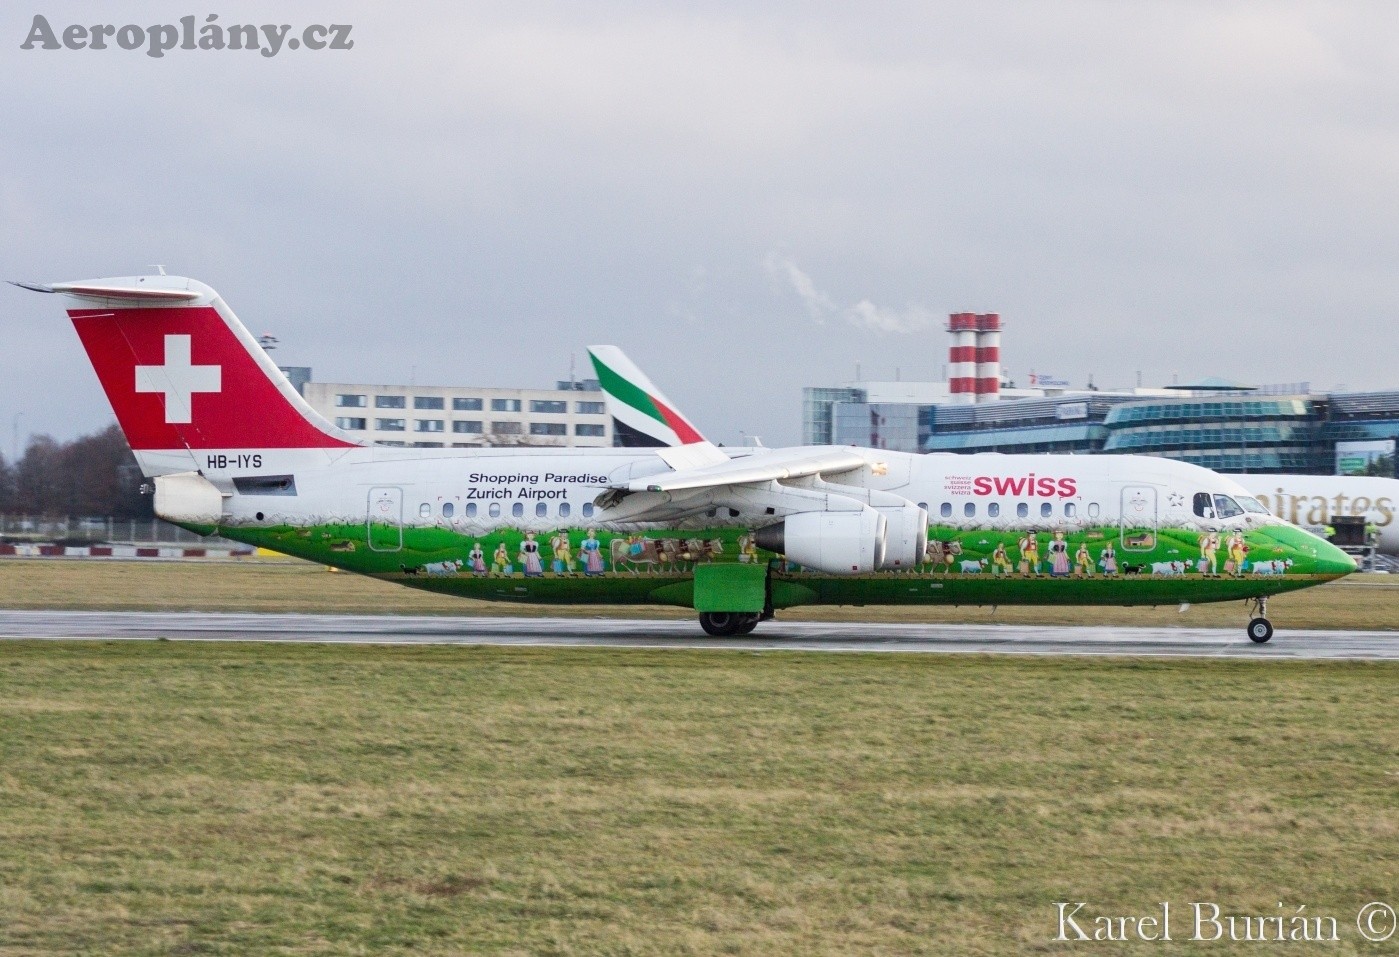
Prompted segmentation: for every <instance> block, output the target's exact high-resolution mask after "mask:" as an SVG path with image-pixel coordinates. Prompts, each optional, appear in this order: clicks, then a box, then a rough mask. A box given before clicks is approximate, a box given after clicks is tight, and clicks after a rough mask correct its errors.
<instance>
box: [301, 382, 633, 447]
mask: <svg viewBox="0 0 1399 957" xmlns="http://www.w3.org/2000/svg"><path fill="white" fill-rule="evenodd" d="M282 371H283V372H284V373H286V375H287V378H288V379H290V380H291V382H292V384H293V385H294V386H296V388H297V390H298V391H299V392H300V393H301V394H302V395H303V396H304V397H305V398H306V401H307V402H308V403H310V405H311V407H312V408H313V409H315V410H316V411H317V412H319V413H320V414H321V415H323V416H325V417H326V418H327V419H329V420H330V421H332V422H334V423H335V424H336V425H337V426H338V427H340V428H342V429H344V430H345V431H347V432H350V433H352V434H354V435H356V436H359V437H362V438H364V439H367V440H369V441H371V442H373V443H374V444H376V445H399V446H413V447H416V448H466V447H472V446H483V445H525V446H530V445H544V446H548V445H555V446H571V447H584V448H598V447H610V446H611V445H612V431H613V426H612V417H611V416H610V415H608V414H607V405H606V402H605V401H604V399H603V396H602V391H601V387H600V386H599V385H598V383H597V380H596V379H582V380H578V381H573V382H570V381H561V382H559V383H558V384H557V385H556V387H555V388H553V389H504V388H485V387H480V386H440V385H436V386H430V385H384V384H378V383H363V382H359V383H351V382H315V381H313V380H312V378H311V370H310V369H309V368H306V367H304V366H292V367H288V368H284V369H283V370H282Z"/></svg>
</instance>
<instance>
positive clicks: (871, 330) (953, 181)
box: [0, 0, 1399, 457]
mask: <svg viewBox="0 0 1399 957" xmlns="http://www.w3.org/2000/svg"><path fill="white" fill-rule="evenodd" d="M681 7H682V5H679V4H670V3H655V2H649V3H646V2H633V3H608V2H594V3H588V4H578V3H562V4H557V5H549V4H529V5H526V4H520V3H516V2H511V3H500V4H491V3H468V4H458V3H444V4H387V3H374V4H357V3H349V2H346V3H330V4H325V3H314V2H307V3H298V4H294V5H289V4H285V3H275V4H270V3H250V2H238V3H230V4H223V5H220V4H214V5H208V4H205V5H204V6H199V5H195V6H190V5H189V4H188V3H139V2H125V3H124V2H104V3H93V4H78V3H64V4H41V5H25V4H15V3H10V4H6V5H5V9H4V12H3V13H0V89H3V90H4V97H3V100H2V101H0V119H3V121H4V124H3V129H4V134H3V135H2V136H0V278H11V279H25V280H41V281H61V280H71V279H86V278H95V277H100V276H111V275H128V274H132V273H136V272H141V271H144V267H145V265H146V264H148V263H164V264H166V265H167V267H168V269H169V271H170V272H171V273H172V274H179V275H188V276H192V277H194V278H197V279H200V280H202V281H204V282H207V283H209V284H210V285H212V286H214V287H215V288H216V289H218V290H219V292H220V293H222V295H223V296H224V298H225V299H226V300H227V301H228V303H229V304H230V305H231V306H232V308H233V309H234V311H235V312H237V313H238V315H239V316H240V318H242V320H243V321H244V323H246V324H247V325H248V326H249V328H250V329H252V330H253V332H254V333H262V332H272V333H274V334H276V335H277V336H278V337H279V338H280V339H281V341H282V347H281V349H279V350H278V351H277V352H276V353H275V357H276V358H277V359H278V360H279V361H280V362H282V363H284V364H297V365H310V366H312V367H313V368H314V370H315V377H316V378H317V379H318V380H322V381H352V382H360V381H367V382H385V383H397V382H408V381H416V382H418V383H424V384H429V383H430V384H479V385H496V386H546V385H551V384H552V383H553V381H554V380H555V379H558V378H564V377H566V376H567V374H568V371H569V363H570V358H571V357H576V358H577V362H578V367H579V370H580V371H582V370H583V369H584V368H585V366H586V356H585V353H584V348H585V347H586V346H587V345H588V344H589V343H594V342H613V343H616V344H618V345H621V346H622V347H623V348H624V349H625V350H626V351H627V352H629V353H630V354H631V356H632V357H633V359H635V360H636V361H637V363H638V364H639V365H641V367H642V368H644V369H646V370H647V371H648V372H649V373H650V375H651V377H652V378H653V379H654V380H655V381H656V382H657V383H658V384H659V385H660V386H661V387H662V388H663V389H664V390H665V391H666V392H668V393H669V395H670V397H671V398H672V399H673V400H674V401H675V402H677V403H678V404H679V405H680V406H681V407H682V408H683V409H685V410H686V411H687V412H688V413H689V415H690V417H691V418H692V419H694V420H695V422H696V424H697V425H698V426H699V427H700V428H701V430H702V431H704V432H706V433H707V434H709V435H710V436H711V437H712V438H715V439H717V440H722V441H729V442H733V441H737V440H738V438H739V434H740V431H744V432H748V433H750V434H752V433H756V434H759V435H761V436H763V438H764V439H765V440H766V441H767V442H768V444H770V445H777V444H785V443H793V442H796V441H797V440H798V439H799V428H800V419H801V403H800V389H801V387H802V386H804V385H830V384H838V383H841V382H844V381H846V380H849V379H851V378H852V377H853V375H854V368H855V364H856V362H857V361H858V362H859V363H860V364H861V367H862V370H863V373H864V375H865V377H866V378H893V377H894V373H895V369H896V368H897V369H899V371H900V372H901V374H902V376H903V378H905V379H913V378H922V379H932V378H941V377H942V374H943V371H944V364H945V357H946V346H947V335H946V333H945V332H944V331H943V323H944V322H945V319H946V314H947V313H948V312H952V311H962V310H971V311H983V312H984V311H997V312H1000V313H1001V314H1002V317H1003V321H1004V323H1005V329H1006V332H1005V336H1004V343H1003V348H1002V353H1003V361H1004V363H1005V365H1006V366H1007V367H1008V368H1009V369H1010V371H1011V373H1012V375H1013V376H1014V377H1015V378H1016V379H1018V380H1021V381H1022V382H1023V380H1024V378H1025V375H1026V373H1028V372H1029V371H1030V370H1031V369H1035V370H1036V371H1039V372H1043V373H1053V374H1057V375H1060V376H1063V377H1067V378H1069V379H1070V380H1071V381H1072V382H1073V383H1074V384H1075V385H1080V384H1082V383H1083V382H1084V381H1085V380H1086V379H1087V377H1088V376H1089V374H1090V373H1091V374H1092V375H1093V377H1094V380H1095V382H1097V383H1098V384H1099V385H1101V386H1108V387H1110V386H1117V385H1122V386H1127V385H1132V384H1135V382H1136V378H1137V373H1138V371H1140V373H1141V375H1142V378H1143V380H1144V382H1145V384H1147V385H1154V384H1161V383H1165V382H1169V381H1170V380H1171V378H1172V376H1173V375H1176V374H1179V375H1180V377H1181V379H1182V380H1184V379H1188V378H1196V377H1201V376H1205V375H1221V376H1226V377H1230V378H1234V379H1239V380H1244V381H1251V382H1283V381H1296V380H1310V381H1311V382H1312V383H1313V386H1314V387H1318V388H1324V389H1330V388H1334V387H1336V386H1337V385H1338V384H1345V386H1347V387H1349V388H1353V389H1359V388H1384V387H1396V386H1399V368H1397V367H1396V361H1395V360H1396V354H1399V350H1396V348H1395V346H1396V341H1397V340H1399V334H1397V333H1396V326H1395V319H1396V317H1399V281H1396V280H1399V6H1396V5H1393V4H1389V3H1375V4H1363V3H1349V4H1336V3H1285V2H1258V3H1227V2H1210V3H1203V2H1202V3H1149V2H1136V3H1130V4H1124V3H1109V2H1091V3H1087V2H1085V3H1074V2H1068V0H1059V2H1054V3H994V2H985V0H982V2H978V3H974V4H967V3H955V4H954V3H948V4H933V3H927V2H918V3H907V4H900V3H883V4H876V5H873V6H867V5H862V6H861V7H859V8H858V9H857V8H856V5H854V4H829V5H823V4H810V5H797V4H791V3H783V4H762V3H752V2H745V3H727V4H726V3H712V4H704V3H690V4H685V5H683V8H684V9H681ZM406 9H416V10H417V11H419V12H417V13H412V14H409V13H405V12H404V11H405V10H406ZM288 10H292V11H294V13H293V14H288V13H287V11H288ZM35 13H43V14H45V15H46V16H47V17H48V19H49V22H50V23H51V24H52V25H53V26H54V28H55V30H56V31H60V32H61V30H62V28H63V27H65V26H67V25H68V24H70V23H79V24H86V25H90V24H94V23H111V24H113V25H117V26H120V25H123V24H126V23H136V24H140V25H143V26H149V25H151V24H158V23H171V24H175V23H177V22H178V20H179V17H181V16H184V15H188V14H197V15H198V16H199V20H200V22H201V23H202V22H203V20H204V17H205V15H206V14H209V13H217V14H219V15H220V20H219V22H220V23H222V24H223V25H231V24H234V23H255V24H262V23H271V24H280V23H287V22H291V24H292V26H293V34H295V33H297V32H299V31H300V30H301V29H302V28H303V27H304V26H305V25H307V24H312V23H349V24H352V25H353V30H352V32H351V34H350V38H351V39H352V40H353V41H354V48H353V49H351V50H343V51H332V50H323V51H319V52H313V51H308V50H305V49H301V50H297V51H291V50H288V49H285V48H284V49H283V50H281V51H280V52H279V53H278V54H277V55H276V56H273V57H265V56H262V55H261V54H260V53H257V52H250V51H233V50H224V51H182V50H175V51H172V52H170V53H167V54H166V55H165V56H164V57H162V58H159V59H156V58H152V57H150V56H147V55H146V54H145V53H144V52H134V51H133V52H128V51H124V50H121V49H108V50H105V51H93V50H81V51H71V50H66V49H65V50H57V51H48V50H42V49H35V50H28V51H26V50H21V49H20V44H21V43H23V42H24V40H25V37H26V36H27V35H28V34H29V31H30V28H31V25H32V18H33V15H34V14H35ZM0 322H3V326H2V327H0V328H3V329H4V332H5V336H4V347H3V350H0V416H3V419H0V423H3V427H4V432H3V438H4V441H3V444H2V445H0V448H3V451H4V453H5V455H6V456H7V457H8V456H9V454H10V452H11V447H10V440H11V431H10V430H11V427H12V425H13V424H14V423H15V416H16V414H19V415H20V418H19V420H18V424H19V431H20V436H21V442H23V440H24V436H25V435H27V434H29V433H31V432H48V433H51V434H54V435H56V436H59V437H63V438H67V437H71V436H74V435H77V434H79V433H81V432H85V431H90V430H93V429H96V428H100V427H102V426H104V425H105V424H106V423H108V422H110V421H111V420H112V419H111V414H110V411H109V409H108V406H107V403H106V401H105V399H104V398H103V396H102V394H101V390H100V388H99V387H98V385H97V382H96V378H95V376H94V375H93V373H92V371H91V369H90V367H89V366H88V363H87V361H86V358H85V357H84V355H83V353H82V350H81V347H80V345H79V343H78V341H77V338H76V336H75V335H74V333H73V331H72V328H71V326H70V325H69V323H68V321H67V319H66V318H65V317H64V315H63V312H62V303H61V302H60V301H58V300H56V298H55V297H45V296H39V295H35V294H33V293H27V292H23V291H20V290H17V289H14V288H12V287H5V291H4V292H0Z"/></svg>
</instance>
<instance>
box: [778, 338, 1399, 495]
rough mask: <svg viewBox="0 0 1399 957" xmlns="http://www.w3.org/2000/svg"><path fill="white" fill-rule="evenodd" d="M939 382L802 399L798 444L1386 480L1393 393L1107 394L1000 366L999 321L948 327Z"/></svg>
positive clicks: (1198, 389)
mask: <svg viewBox="0 0 1399 957" xmlns="http://www.w3.org/2000/svg"><path fill="white" fill-rule="evenodd" d="M947 329H948V332H949V333H950V334H951V348H950V349H949V352H948V366H947V369H948V381H947V382H924V383H916V382H897V383H887V382H854V383H847V384H846V385H843V386H836V387H813V388H807V389H803V390H802V441H803V443H804V444H807V445H858V446H865V447H870V448H880V449H891V450H895V451H901V452H1005V453H1060V454H1140V455H1158V456H1162V457H1164V458H1171V459H1179V460H1180V461H1183V462H1189V463H1191V464H1193V465H1200V466H1203V467H1205V468H1208V469H1213V470H1215V471H1219V472H1236V473H1262V474H1267V473H1272V474H1296V473H1302V474H1313V475H1333V474H1346V473H1353V472H1358V471H1362V470H1365V469H1369V470H1370V472H1371V473H1372V474H1373V473H1374V472H1375V471H1376V470H1377V469H1386V468H1387V469H1388V470H1389V471H1390V472H1391V473H1392V471H1393V469H1394V463H1395V459H1396V456H1395V454H1394V452H1395V446H1396V442H1399V391H1384V392H1336V393H1329V394H1328V393H1317V392H1313V391H1312V390H1311V388H1310V386H1309V384H1308V383H1306V382H1296V383H1286V384H1280V385H1273V386H1262V387H1256V388H1255V387H1251V386H1244V385H1240V384H1238V383H1231V382H1225V381H1223V380H1218V379H1207V380H1202V381H1200V382H1196V383H1187V384H1184V385H1172V386H1169V387H1166V388H1156V389H1152V388H1146V389H1144V388H1140V387H1138V388H1136V389H1131V390H1123V391H1103V390H1099V389H1096V388H1094V387H1093V386H1092V384H1091V383H1090V384H1089V385H1088V386H1087V387H1085V388H1083V389H1071V388H1069V386H1068V383H1067V382H1066V381H1063V380H1060V379H1057V378H1053V377H1048V376H1039V377H1034V376H1033V375H1032V383H1031V384H1032V386H1033V387H1032V388H1029V389H1015V388H1013V387H1009V385H1008V383H1006V382H1005V381H1004V376H1003V374H1002V369H1001V365H1000V335H1001V321H1000V316H999V315H998V314H995V313H990V314H986V315H976V314H973V313H954V314H952V315H951V316H950V317H949V323H948V327H947Z"/></svg>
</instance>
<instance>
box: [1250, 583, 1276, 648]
mask: <svg viewBox="0 0 1399 957" xmlns="http://www.w3.org/2000/svg"><path fill="white" fill-rule="evenodd" d="M1248 603H1249V605H1250V606H1251V608H1250V611H1251V612H1252V614H1251V615H1250V616H1249V621H1248V637H1249V640H1250V641H1252V642H1253V643H1254V644H1258V645H1261V644H1263V643H1264V642H1266V641H1267V640H1268V639H1269V638H1271V637H1273V623H1272V622H1271V621H1269V620H1268V618H1267V615H1268V596H1267V595H1260V596H1259V597H1257V598H1250V599H1249V601H1248Z"/></svg>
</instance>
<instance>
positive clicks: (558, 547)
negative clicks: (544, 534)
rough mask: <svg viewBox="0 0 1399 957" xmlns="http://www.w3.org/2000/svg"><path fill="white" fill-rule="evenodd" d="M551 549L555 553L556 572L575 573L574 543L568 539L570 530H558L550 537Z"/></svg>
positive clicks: (563, 573)
mask: <svg viewBox="0 0 1399 957" xmlns="http://www.w3.org/2000/svg"><path fill="white" fill-rule="evenodd" d="M549 549H550V551H552V552H553V553H554V574H555V575H572V574H573V545H572V544H571V543H570V542H569V540H568V532H563V531H561V532H558V533H557V534H556V535H554V537H553V538H551V539H549Z"/></svg>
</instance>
